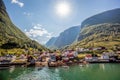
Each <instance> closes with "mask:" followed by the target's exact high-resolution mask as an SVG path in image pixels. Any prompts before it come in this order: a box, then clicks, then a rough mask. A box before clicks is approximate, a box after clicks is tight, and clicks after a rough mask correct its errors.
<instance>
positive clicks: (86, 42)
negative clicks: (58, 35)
mask: <svg viewBox="0 0 120 80" xmlns="http://www.w3.org/2000/svg"><path fill="white" fill-rule="evenodd" d="M81 27H82V29H81V31H80V34H79V37H78V43H76V44H73V45H72V46H70V47H71V48H75V47H76V46H80V47H93V46H94V47H97V46H105V47H108V48H113V47H114V46H117V45H119V44H120V9H114V10H110V11H106V12H103V13H100V14H97V15H95V16H92V17H90V18H88V19H86V20H85V21H83V23H82V25H81Z"/></svg>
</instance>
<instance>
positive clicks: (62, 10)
mask: <svg viewBox="0 0 120 80" xmlns="http://www.w3.org/2000/svg"><path fill="white" fill-rule="evenodd" d="M3 1H4V3H5V5H6V9H7V12H8V14H9V16H10V18H11V20H12V22H13V23H14V24H15V25H16V26H17V27H18V28H20V29H21V30H22V31H23V32H24V33H25V34H26V35H27V36H28V37H30V38H31V39H33V40H36V41H38V42H39V43H41V44H45V43H46V42H47V41H48V40H49V39H50V38H51V37H56V36H59V34H60V33H61V32H63V31H64V30H65V29H68V28H70V27H72V26H79V25H81V23H82V21H84V20H85V19H86V18H88V17H91V16H93V15H95V14H98V13H101V12H104V11H107V10H111V9H115V8H120V0H3Z"/></svg>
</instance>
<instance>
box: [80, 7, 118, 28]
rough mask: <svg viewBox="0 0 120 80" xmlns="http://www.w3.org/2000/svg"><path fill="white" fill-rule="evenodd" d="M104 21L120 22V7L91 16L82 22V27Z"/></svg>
mask: <svg viewBox="0 0 120 80" xmlns="http://www.w3.org/2000/svg"><path fill="white" fill-rule="evenodd" d="M103 23H120V9H119V8H117V9H113V10H109V11H105V12H102V13H100V14H97V15H94V16H92V17H89V18H87V19H86V20H84V21H83V22H82V24H81V28H83V27H89V26H92V25H96V24H103Z"/></svg>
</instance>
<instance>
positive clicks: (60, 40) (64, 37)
mask: <svg viewBox="0 0 120 80" xmlns="http://www.w3.org/2000/svg"><path fill="white" fill-rule="evenodd" d="M79 31H80V26H75V27H71V28H69V29H67V30H65V31H63V32H62V33H60V35H59V36H58V37H57V38H52V39H50V40H49V41H48V43H49V44H50V43H51V44H52V46H53V47H56V48H62V47H64V46H67V45H70V44H72V43H73V42H74V41H75V40H76V39H77V37H78V34H79ZM52 42H53V43H54V44H53V43H52ZM48 43H47V44H48ZM50 46H51V45H50Z"/></svg>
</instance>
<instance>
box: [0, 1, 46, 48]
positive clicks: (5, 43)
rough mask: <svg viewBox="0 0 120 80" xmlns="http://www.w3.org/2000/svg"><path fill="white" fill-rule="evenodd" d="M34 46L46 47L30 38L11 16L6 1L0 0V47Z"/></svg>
mask: <svg viewBox="0 0 120 80" xmlns="http://www.w3.org/2000/svg"><path fill="white" fill-rule="evenodd" d="M24 46H27V47H34V48H40V49H45V48H44V47H43V46H41V45H39V44H38V43H37V42H36V41H32V40H31V39H29V38H28V37H27V36H26V35H25V34H24V33H23V32H22V31H21V30H20V29H19V28H17V27H16V26H15V25H14V24H13V23H12V21H11V20H10V18H9V15H8V13H7V11H6V7H5V5H4V2H3V1H2V0H0V47H1V48H13V47H15V48H16V47H17V48H23V47H24Z"/></svg>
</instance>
